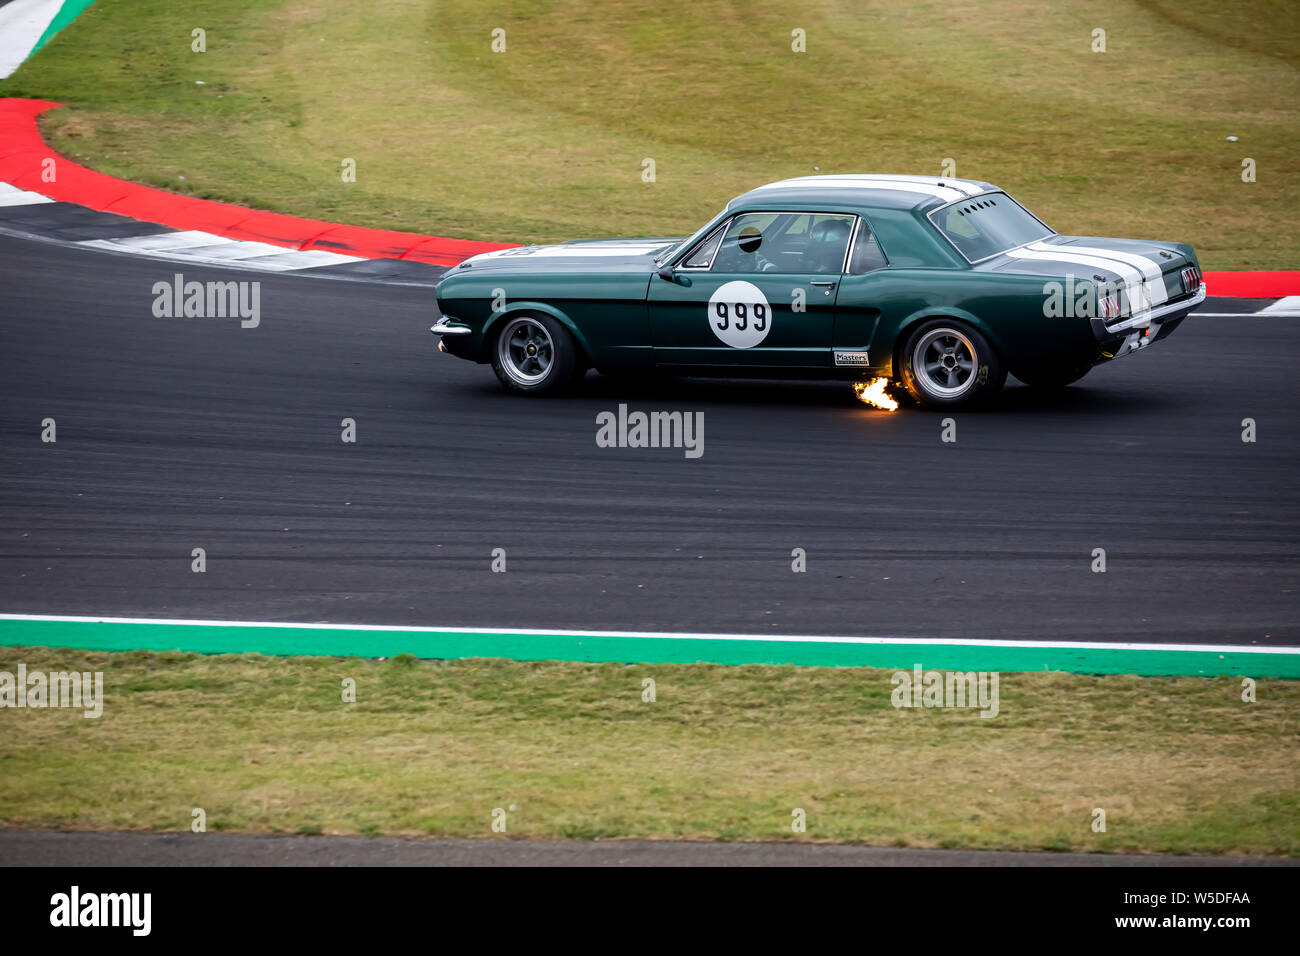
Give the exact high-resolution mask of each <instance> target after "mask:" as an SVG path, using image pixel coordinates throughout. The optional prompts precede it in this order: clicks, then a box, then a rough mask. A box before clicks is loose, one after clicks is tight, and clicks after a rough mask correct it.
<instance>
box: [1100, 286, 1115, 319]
mask: <svg viewBox="0 0 1300 956" xmlns="http://www.w3.org/2000/svg"><path fill="white" fill-rule="evenodd" d="M1100 303H1101V317H1102V318H1103V319H1118V318H1119V293H1118V292H1106V293H1104V294H1103V295H1102V296H1101V299H1100Z"/></svg>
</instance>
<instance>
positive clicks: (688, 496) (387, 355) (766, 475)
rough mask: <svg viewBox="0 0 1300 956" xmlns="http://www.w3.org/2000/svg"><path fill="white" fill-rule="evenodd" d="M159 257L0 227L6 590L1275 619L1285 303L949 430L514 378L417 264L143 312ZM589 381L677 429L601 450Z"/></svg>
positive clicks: (315, 608) (880, 621) (3, 595)
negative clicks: (200, 556)
mask: <svg viewBox="0 0 1300 956" xmlns="http://www.w3.org/2000/svg"><path fill="white" fill-rule="evenodd" d="M180 268H181V267H179V266H174V265H173V264H168V263H164V262H151V261H148V260H143V259H139V258H132V257H127V256H121V255H115V254H111V253H106V252H100V251H95V250H86V249H74V248H69V247H66V246H58V245H52V244H46V243H37V242H28V241H25V240H20V239H15V238H6V237H0V396H2V397H3V403H2V404H0V609H2V610H3V611H5V612H9V613H31V614H80V615H112V616H149V617H172V618H203V619H245V620H292V621H332V622H348V623H366V624H420V625H463V626H498V627H557V628H559V627H566V628H589V629H620V630H675V631H676V630H682V631H723V632H731V633H737V632H740V633H764V634H767V633H770V634H787V633H789V634H814V633H821V634H873V635H898V636H914V637H955V638H1010V639H1017V640H1036V639H1070V640H1090V639H1097V640H1140V641H1168V642H1228V643H1242V644H1252V643H1256V644H1260V645H1268V644H1278V645H1281V644H1295V643H1297V642H1300V628H1298V627H1297V623H1296V617H1297V615H1296V613H1295V611H1296V586H1297V581H1298V580H1300V575H1297V570H1300V558H1298V557H1297V548H1296V544H1295V528H1296V527H1297V522H1298V520H1300V491H1298V487H1300V483H1298V482H1297V481H1296V472H1295V466H1296V463H1297V452H1298V451H1300V422H1298V421H1297V415H1296V399H1297V397H1298V392H1297V386H1296V383H1297V382H1298V381H1300V353H1298V352H1297V349H1296V348H1295V342H1296V326H1295V323H1296V322H1300V319H1294V318H1284V317H1277V318H1266V317H1242V318H1206V317H1197V316H1193V317H1191V318H1189V319H1188V320H1187V321H1186V322H1185V323H1184V324H1183V326H1182V327H1181V328H1180V329H1178V330H1177V332H1176V333H1175V334H1174V335H1173V336H1172V337H1171V338H1170V339H1169V340H1168V341H1167V342H1162V343H1160V344H1159V345H1157V346H1155V347H1153V348H1151V349H1150V350H1149V351H1148V352H1146V353H1145V354H1140V355H1137V356H1134V357H1132V358H1127V359H1124V360H1121V361H1119V362H1116V363H1114V365H1112V366H1110V367H1107V368H1103V369H1100V370H1096V371H1094V372H1093V373H1091V374H1090V375H1089V376H1088V377H1087V378H1086V379H1085V380H1084V381H1083V382H1082V383H1080V384H1079V385H1078V386H1075V387H1073V388H1071V389H1068V390H1066V391H1065V392H1063V393H1060V394H1058V395H1056V396H1046V397H1045V396H1043V395H1041V394H1039V393H1035V392H1032V391H1030V390H1029V389H1027V388H1023V387H1020V386H1017V385H1009V386H1008V389H1007V390H1006V391H1005V392H1004V393H1003V396H1002V398H1001V400H1000V402H999V403H998V404H997V405H996V406H995V407H994V408H992V409H989V410H986V411H980V412H961V413H958V414H956V415H955V416H954V417H955V418H956V420H957V441H956V442H955V443H951V444H945V443H943V442H941V441H940V431H941V418H942V417H943V416H940V415H935V414H931V413H927V412H922V411H918V410H915V409H908V408H904V409H903V410H901V411H899V412H896V413H892V414H891V413H886V412H882V411H876V410H873V409H870V408H867V407H865V406H863V405H861V404H859V403H858V402H856V401H855V400H854V399H853V397H852V395H851V393H850V391H849V389H848V387H847V386H846V385H843V384H834V385H825V384H808V383H779V384H773V383H762V382H721V381H683V380H676V381H673V380H670V381H668V382H666V383H649V384H647V383H635V382H626V381H620V380H614V379H608V378H604V377H601V376H598V375H596V374H595V373H591V374H590V375H589V376H588V378H587V380H586V382H585V384H584V386H583V388H582V389H581V391H580V392H579V393H578V394H576V395H575V396H573V397H567V398H561V399H550V400H544V399H523V398H517V397H513V396H511V395H508V394H506V393H505V392H504V391H503V390H501V389H500V387H499V386H498V385H497V382H496V379H495V377H494V376H493V374H492V372H491V370H490V369H489V368H488V367H486V366H473V365H470V364H468V363H465V362H462V361H460V360H457V359H455V358H452V357H451V356H447V355H441V354H438V353H437V352H436V351H435V344H436V343H435V339H434V338H433V337H432V336H431V335H430V334H429V333H428V327H429V325H430V324H431V323H432V320H433V319H434V318H435V315H436V313H435V311H434V306H433V297H432V293H431V291H430V290H429V289H428V288H427V287H425V288H420V287H414V286H402V285H384V284H378V283H370V282H357V281H342V280H337V279H326V278H312V277H305V276H302V275H293V276H286V275H272V274H253V273H247V272H243V273H241V272H234V271H231V270H227V269H218V268H212V269H204V268H199V267H191V266H189V265H186V266H185V267H184V269H183V271H184V274H185V278H186V279H187V280H190V279H198V280H200V281H204V280H209V279H216V280H230V279H236V280H246V281H252V280H256V281H259V282H260V283H261V323H260V325H259V326H258V327H257V328H255V329H242V328H240V325H239V322H238V320H237V319H197V318H189V319H159V318H155V317H154V316H153V314H152V304H153V300H154V296H153V293H152V291H151V289H152V286H153V284H154V283H155V282H158V281H170V280H171V277H172V275H173V273H174V272H176V271H180ZM1231 307H1232V306H1230V305H1229V304H1226V303H1225V302H1223V301H1218V302H1214V301H1211V302H1209V303H1207V305H1206V306H1205V311H1216V312H1220V311H1224V310H1225V308H1231ZM620 402H626V403H628V405H629V407H630V408H632V409H642V410H647V411H649V410H681V411H692V412H694V411H703V412H704V418H705V433H704V438H705V445H704V448H705V451H704V455H703V457H702V458H699V459H697V460H688V459H686V458H685V457H684V456H683V453H682V451H681V450H674V449H603V448H599V447H597V445H596V443H595V433H596V424H595V421H596V415H597V413H598V412H600V411H605V410H611V411H612V410H616V409H617V407H618V404H619V403H620ZM345 417H351V418H354V419H355V420H356V423H357V425H356V427H357V442H356V443H355V444H345V443H343V442H342V441H341V440H340V432H341V425H340V423H341V420H342V419H343V418H345ZM1246 417H1251V418H1254V419H1255V420H1256V422H1257V428H1258V441H1257V442H1256V443H1254V444H1246V443H1243V442H1242V440H1241V432H1242V426H1241V422H1242V419H1243V418H1246ZM45 418H53V419H55V420H56V422H57V439H58V440H57V443H55V444H46V443H42V441H41V437H40V436H41V422H42V420H43V419H45ZM196 547H201V548H204V549H205V551H206V554H207V571H206V573H204V574H195V573H193V572H192V571H191V568H190V562H191V560H192V559H191V551H192V549H193V548H196ZM796 547H801V548H804V549H806V552H807V562H808V571H807V573H806V574H794V573H792V572H791V567H790V562H791V557H790V555H791V549H793V548H796ZM494 548H504V549H505V550H506V553H507V561H508V565H507V568H508V570H507V573H504V574H494V573H492V572H491V570H490V562H491V552H492V550H493V549H494ZM1094 548H1104V549H1105V550H1106V553H1107V563H1108V570H1107V572H1106V573H1104V574H1094V573H1092V572H1091V570H1090V565H1091V564H1092V551H1093V549H1094Z"/></svg>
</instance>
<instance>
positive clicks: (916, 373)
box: [901, 319, 1007, 408]
mask: <svg viewBox="0 0 1300 956" xmlns="http://www.w3.org/2000/svg"><path fill="white" fill-rule="evenodd" d="M901 358H902V362H901V364H902V367H903V386H904V387H905V388H906V389H907V391H908V393H909V394H910V395H911V396H912V398H913V399H915V400H916V401H917V402H918V403H919V404H921V405H924V406H926V407H927V408H953V407H955V406H957V405H965V404H968V403H974V402H978V401H981V400H983V399H985V398H988V397H989V396H990V395H992V394H994V393H995V392H996V391H997V390H998V389H1000V388H1001V387H1002V383H1003V382H1005V381H1006V378H1007V373H1006V369H1004V368H1003V367H1002V363H1001V362H1000V361H999V359H998V355H997V352H995V351H994V350H993V346H992V345H990V344H989V341H988V339H986V338H984V336H982V335H980V334H979V332H977V331H976V330H975V329H973V328H971V327H970V326H969V325H967V324H966V323H964V322H958V321H956V320H953V319H939V320H936V321H932V322H925V323H922V324H921V325H920V326H919V327H918V328H917V329H916V331H914V332H913V333H912V334H911V335H910V336H909V337H908V340H907V344H906V345H904V346H903V352H902V356H901Z"/></svg>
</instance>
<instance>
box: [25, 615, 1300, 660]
mask: <svg viewBox="0 0 1300 956" xmlns="http://www.w3.org/2000/svg"><path fill="white" fill-rule="evenodd" d="M0 621H48V622H62V623H86V624H164V625H170V626H183V627H271V628H289V629H295V628H297V629H305V630H321V631H397V632H403V633H413V634H484V635H494V634H511V635H520V636H525V637H529V636H532V637H539V636H540V637H619V638H622V637H630V638H662V639H665V640H696V641H767V642H782V641H786V642H795V643H801V644H909V645H910V644H915V645H921V646H943V645H951V646H956V647H1020V648H1039V647H1048V648H1056V649H1065V650H1072V649H1078V650H1122V651H1202V652H1205V653H1213V654H1223V653H1244V654H1300V647H1258V646H1242V645H1236V644H1144V643H1128V642H1121V641H1115V642H1107V641H1007V640H995V639H970V638H942V637H832V636H828V635H809V634H710V633H692V632H684V631H574V630H567V629H559V628H556V629H549V628H510V627H493V628H487V627H415V626H411V625H402V624H393V625H386V624H308V623H303V622H300V621H205V620H190V619H186V618H156V617H80V616H75V615H71V616H65V615H50V614H0Z"/></svg>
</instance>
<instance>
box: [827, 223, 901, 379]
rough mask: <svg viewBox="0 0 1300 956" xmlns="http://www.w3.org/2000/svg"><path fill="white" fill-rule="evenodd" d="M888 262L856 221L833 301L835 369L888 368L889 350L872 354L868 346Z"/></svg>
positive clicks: (877, 317)
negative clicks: (838, 367)
mask: <svg viewBox="0 0 1300 956" xmlns="http://www.w3.org/2000/svg"><path fill="white" fill-rule="evenodd" d="M888 265H889V260H888V259H887V258H886V257H885V252H884V250H883V249H882V248H881V247H880V242H879V241H878V240H877V239H876V236H875V234H874V233H873V232H872V230H871V226H870V224H869V223H868V222H867V220H866V219H863V218H860V217H859V219H858V225H857V232H856V233H854V236H853V244H852V246H851V247H850V251H849V265H848V269H847V270H846V271H845V273H844V275H843V276H842V277H841V278H840V286H839V291H838V292H837V294H836V297H835V333H834V339H833V345H834V348H833V350H832V353H831V361H832V363H833V364H835V365H839V366H848V367H862V368H867V367H871V368H882V367H887V366H889V364H890V361H891V356H890V355H889V354H888V349H885V350H884V351H881V350H879V349H877V351H876V352H875V353H872V351H871V343H872V341H873V340H874V339H875V336H876V329H877V326H878V325H879V324H880V311H881V307H882V306H883V305H884V304H885V302H886V298H885V297H886V293H887V291H888V281H889V280H888V276H889V270H888V268H887V266H888Z"/></svg>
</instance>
